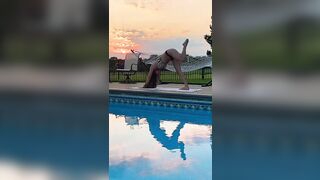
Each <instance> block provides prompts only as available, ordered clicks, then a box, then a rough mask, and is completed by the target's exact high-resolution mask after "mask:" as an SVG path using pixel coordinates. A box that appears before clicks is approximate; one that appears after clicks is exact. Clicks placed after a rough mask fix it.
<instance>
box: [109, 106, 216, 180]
mask: <svg viewBox="0 0 320 180" xmlns="http://www.w3.org/2000/svg"><path fill="white" fill-rule="evenodd" d="M109 177H110V180H121V179H132V180H133V179H148V180H153V179H157V180H164V179H166V180H167V179H174V180H179V179H181V180H185V179H190V180H193V179H194V180H209V179H212V113H211V111H208V110H195V109H186V108H176V107H163V106H150V105H138V104H134V105H133V104H125V103H115V102H112V103H110V104H109Z"/></svg>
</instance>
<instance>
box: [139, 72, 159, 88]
mask: <svg viewBox="0 0 320 180" xmlns="http://www.w3.org/2000/svg"><path fill="white" fill-rule="evenodd" d="M157 78H158V77H157V73H156V71H153V72H152V75H151V79H150V81H149V82H148V83H146V84H144V86H143V88H156V87H157V80H158V79H157Z"/></svg>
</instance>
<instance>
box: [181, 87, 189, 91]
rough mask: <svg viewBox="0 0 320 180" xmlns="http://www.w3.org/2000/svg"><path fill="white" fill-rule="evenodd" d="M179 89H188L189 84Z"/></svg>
mask: <svg viewBox="0 0 320 180" xmlns="http://www.w3.org/2000/svg"><path fill="white" fill-rule="evenodd" d="M180 90H189V86H183V87H182V88H180Z"/></svg>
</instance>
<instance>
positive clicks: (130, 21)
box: [109, 0, 212, 58]
mask: <svg viewBox="0 0 320 180" xmlns="http://www.w3.org/2000/svg"><path fill="white" fill-rule="evenodd" d="M211 3H212V2H211V0H110V1H109V13H110V16H109V17H110V19H109V57H112V56H116V57H118V58H124V56H125V53H127V52H129V51H130V49H135V50H138V51H141V52H144V53H147V54H149V55H150V54H161V53H163V52H164V51H165V50H166V49H169V48H176V49H177V50H178V51H181V49H182V43H183V41H184V40H185V38H189V39H190V42H189V46H188V49H187V54H190V55H193V56H197V55H205V54H206V51H207V50H208V49H210V46H209V44H208V43H207V42H206V41H205V40H204V38H203V36H204V35H205V34H209V33H210V28H209V25H210V24H211V13H212V10H211V7H212V5H211Z"/></svg>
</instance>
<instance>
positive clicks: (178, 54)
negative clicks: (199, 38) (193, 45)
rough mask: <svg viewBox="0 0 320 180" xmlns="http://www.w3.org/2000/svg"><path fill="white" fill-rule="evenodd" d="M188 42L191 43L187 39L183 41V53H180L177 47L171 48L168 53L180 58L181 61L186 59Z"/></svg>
mask: <svg viewBox="0 0 320 180" xmlns="http://www.w3.org/2000/svg"><path fill="white" fill-rule="evenodd" d="M188 43H189V40H188V39H186V40H185V41H184V43H183V48H182V51H181V53H179V52H178V51H177V50H176V49H169V50H168V53H169V54H170V55H171V56H172V57H173V58H174V59H177V60H180V61H184V60H185V59H186V56H187V46H188Z"/></svg>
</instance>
